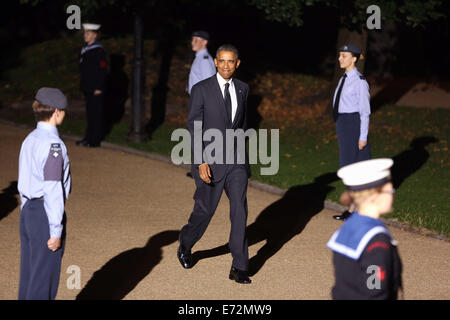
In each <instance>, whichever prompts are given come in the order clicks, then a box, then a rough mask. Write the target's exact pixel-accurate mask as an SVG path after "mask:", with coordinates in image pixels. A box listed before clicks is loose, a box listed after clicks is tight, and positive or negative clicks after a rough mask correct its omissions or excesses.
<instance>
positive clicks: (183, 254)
mask: <svg viewBox="0 0 450 320" xmlns="http://www.w3.org/2000/svg"><path fill="white" fill-rule="evenodd" d="M177 257H178V261H180V263H181V266H182V267H183V268H185V269H190V268H192V254H191V250H185V249H184V248H183V246H182V245H180V246H178V251H177Z"/></svg>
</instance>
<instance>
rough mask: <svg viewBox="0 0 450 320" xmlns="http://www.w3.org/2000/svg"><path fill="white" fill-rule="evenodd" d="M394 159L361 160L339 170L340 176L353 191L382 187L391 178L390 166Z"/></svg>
mask: <svg viewBox="0 0 450 320" xmlns="http://www.w3.org/2000/svg"><path fill="white" fill-rule="evenodd" d="M393 164H394V161H393V160H392V159H389V158H382V159H372V160H366V161H360V162H356V163H353V164H350V165H348V166H345V167H342V168H341V169H339V171H338V172H337V175H338V177H339V178H341V179H342V182H343V183H344V185H345V186H346V187H347V189H349V190H351V191H361V190H366V189H371V188H376V187H380V186H382V185H384V184H386V183H387V182H389V181H390V180H391V171H390V168H391V167H392V165H393Z"/></svg>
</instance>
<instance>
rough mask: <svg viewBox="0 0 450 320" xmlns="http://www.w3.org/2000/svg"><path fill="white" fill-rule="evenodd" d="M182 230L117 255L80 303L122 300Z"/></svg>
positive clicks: (84, 291) (80, 296)
mask: <svg viewBox="0 0 450 320" xmlns="http://www.w3.org/2000/svg"><path fill="white" fill-rule="evenodd" d="M179 233H180V231H178V230H168V231H163V232H160V233H158V234H156V235H154V236H152V237H151V238H150V239H149V240H148V242H147V244H146V245H145V247H143V248H134V249H131V250H128V251H125V252H122V253H121V254H119V255H117V256H115V257H114V258H112V259H111V260H109V261H108V262H107V263H106V264H105V265H104V266H103V267H102V268H101V269H100V270H98V271H96V272H95V273H94V275H93V276H92V278H91V279H90V280H89V281H88V283H87V284H86V286H85V287H84V288H83V289H82V290H81V292H80V293H79V294H78V295H77V297H76V299H77V300H94V299H101V300H119V299H123V298H124V297H125V296H126V295H127V294H128V293H130V292H131V291H132V290H133V289H134V288H135V287H136V286H137V284H138V283H139V282H140V281H141V280H142V279H144V278H145V277H146V276H147V275H148V274H149V273H150V272H151V271H152V269H153V268H154V267H155V266H156V265H158V264H159V263H160V262H161V260H162V257H163V256H162V253H163V251H162V248H163V247H164V246H167V245H170V244H172V243H173V242H175V241H177V240H178V235H179Z"/></svg>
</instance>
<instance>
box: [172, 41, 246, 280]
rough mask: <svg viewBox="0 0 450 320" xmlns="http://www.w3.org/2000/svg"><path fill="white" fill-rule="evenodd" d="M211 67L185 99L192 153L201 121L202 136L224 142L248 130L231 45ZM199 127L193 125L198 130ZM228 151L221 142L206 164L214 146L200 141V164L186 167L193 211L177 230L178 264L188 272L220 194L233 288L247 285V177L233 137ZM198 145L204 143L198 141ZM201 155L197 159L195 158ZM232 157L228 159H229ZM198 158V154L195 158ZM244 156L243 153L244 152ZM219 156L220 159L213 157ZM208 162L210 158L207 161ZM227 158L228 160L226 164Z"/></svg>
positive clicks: (242, 86)
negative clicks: (210, 134) (217, 135)
mask: <svg viewBox="0 0 450 320" xmlns="http://www.w3.org/2000/svg"><path fill="white" fill-rule="evenodd" d="M214 63H215V65H216V68H217V73H216V74H215V75H214V76H212V77H210V78H208V79H205V80H203V81H200V82H198V83H197V84H196V85H194V86H193V87H192V90H191V97H190V100H189V115H188V120H187V126H188V129H189V132H190V134H191V144H192V146H193V148H192V149H193V150H194V146H195V143H194V128H195V127H196V126H195V123H194V122H197V121H200V122H201V131H200V132H199V133H197V132H196V134H201V135H202V137H203V133H204V132H205V131H206V130H208V129H215V130H216V132H217V130H218V131H220V132H221V134H222V138H223V139H224V140H225V136H226V130H227V129H233V130H237V129H242V130H243V131H245V130H246V129H247V96H248V85H247V84H246V83H244V82H242V81H240V80H238V79H235V78H233V74H234V72H235V70H236V69H237V68H238V67H239V64H240V60H239V55H238V51H237V49H236V48H235V47H234V46H232V45H223V46H221V47H220V48H219V49H218V50H217V53H216V58H215V59H214ZM198 123H199V122H197V125H198ZM233 139H234V142H233V143H231V145H232V146H233V147H234V150H229V148H227V147H226V146H227V143H226V142H225V141H223V143H222V145H223V149H221V150H215V151H216V152H215V155H214V158H215V159H214V160H215V161H209V160H208V155H207V152H205V154H204V151H205V148H206V147H207V146H208V145H209V144H210V143H212V142H213V141H214V140H213V141H202V143H201V148H199V150H194V159H195V158H200V157H201V159H202V160H201V161H200V163H195V161H194V164H193V165H192V167H191V173H192V176H193V178H194V180H195V185H196V191H195V194H194V200H195V204H194V210H193V212H192V214H191V216H190V218H189V221H188V223H187V224H186V225H185V226H184V227H183V228H182V230H181V233H180V238H179V242H180V243H179V247H178V252H177V255H178V259H179V261H180V263H181V265H182V266H183V267H184V268H191V267H192V264H193V262H192V254H191V248H192V247H193V246H194V245H195V243H196V242H197V241H198V240H199V239H200V238H201V237H202V235H203V233H204V232H205V230H206V228H207V227H208V224H209V222H210V221H211V218H212V216H213V215H214V212H215V210H216V208H217V205H218V203H219V200H220V197H221V195H222V192H223V190H225V193H226V195H227V196H228V199H229V201H230V219H231V232H230V239H229V244H230V252H231V254H232V256H233V262H232V266H231V270H230V275H229V278H230V279H231V280H235V281H236V282H238V283H250V282H251V280H250V279H249V278H248V244H247V238H246V235H245V229H246V224H247V212H248V209H247V183H248V178H249V176H250V167H249V164H248V157H247V156H246V155H245V156H244V157H242V158H245V159H243V161H237V160H238V158H241V157H240V156H239V154H242V150H236V145H237V144H236V138H233ZM202 140H203V139H202ZM199 151H201V155H200V154H199V153H200V152H199ZM231 152H233V155H232V156H231ZM196 153H197V154H196ZM243 153H244V154H245V150H244V151H243ZM218 155H219V156H218ZM218 157H219V158H220V159H217V158H218ZM209 158H211V157H209ZM227 159H228V160H229V159H231V160H232V161H227Z"/></svg>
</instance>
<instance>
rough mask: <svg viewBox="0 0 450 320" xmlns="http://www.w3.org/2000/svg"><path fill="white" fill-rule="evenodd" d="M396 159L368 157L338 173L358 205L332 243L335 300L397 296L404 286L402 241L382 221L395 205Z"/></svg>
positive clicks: (393, 297) (333, 293) (331, 240)
mask: <svg viewBox="0 0 450 320" xmlns="http://www.w3.org/2000/svg"><path fill="white" fill-rule="evenodd" d="M393 163H394V162H393V161H392V159H374V160H366V161H361V162H358V163H354V164H351V165H348V166H345V167H343V168H341V169H340V170H339V171H338V173H337V174H338V176H339V177H340V178H341V179H342V180H343V182H344V185H345V186H346V187H347V189H348V191H347V192H348V194H349V195H350V197H351V198H352V201H353V203H354V204H355V208H356V210H355V212H354V213H353V214H352V215H351V216H350V217H349V218H348V219H347V220H346V221H345V223H344V224H343V225H342V227H341V228H340V229H339V230H337V231H336V232H335V233H334V234H333V236H332V237H331V239H330V240H329V241H328V243H327V247H328V248H329V249H331V250H332V251H333V264H334V270H335V279H336V282H335V285H334V287H333V289H332V297H333V299H335V300H341V299H352V300H357V299H365V300H368V299H397V294H398V290H399V289H401V288H402V279H401V273H402V264H401V260H400V256H399V254H398V251H397V242H396V241H395V240H393V239H392V237H391V235H390V233H389V230H388V229H387V228H386V227H385V225H384V224H383V222H381V221H380V216H381V215H383V214H387V213H389V212H391V211H392V203H393V200H394V193H395V189H394V187H393V185H392V182H391V179H390V168H391V167H392V164H393Z"/></svg>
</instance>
